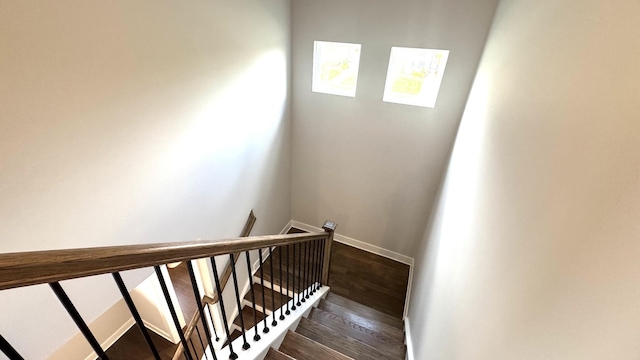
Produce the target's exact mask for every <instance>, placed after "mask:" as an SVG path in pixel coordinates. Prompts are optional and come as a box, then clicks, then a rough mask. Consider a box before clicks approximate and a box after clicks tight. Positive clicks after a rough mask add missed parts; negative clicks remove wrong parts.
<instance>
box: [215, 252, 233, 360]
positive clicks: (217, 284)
mask: <svg viewBox="0 0 640 360" xmlns="http://www.w3.org/2000/svg"><path fill="white" fill-rule="evenodd" d="M211 268H212V269H213V280H214V282H215V283H216V291H217V292H218V302H220V312H221V313H222V322H223V323H224V331H225V332H226V333H227V340H228V341H229V352H230V355H229V359H232V360H235V359H237V358H238V354H236V353H235V352H234V351H233V344H232V341H231V335H230V334H229V322H228V321H227V312H226V311H225V310H224V300H222V289H221V288H220V277H219V276H218V266H217V265H216V259H215V257H213V256H212V257H211Z"/></svg>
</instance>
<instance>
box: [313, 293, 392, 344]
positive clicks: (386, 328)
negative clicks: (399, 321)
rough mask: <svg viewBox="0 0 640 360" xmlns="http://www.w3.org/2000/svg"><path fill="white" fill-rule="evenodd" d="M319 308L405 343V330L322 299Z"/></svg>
mask: <svg viewBox="0 0 640 360" xmlns="http://www.w3.org/2000/svg"><path fill="white" fill-rule="evenodd" d="M318 308H319V309H322V310H324V311H327V312H330V313H333V314H336V315H338V316H341V317H342V318H344V319H345V320H348V321H350V322H352V323H354V324H358V325H360V326H363V327H366V328H368V329H371V330H373V331H377V332H379V333H381V334H383V335H386V336H389V337H391V338H394V339H397V340H398V341H404V331H403V330H401V329H398V328H397V327H395V326H391V325H389V324H387V323H384V322H382V321H379V320H376V319H372V318H369V317H366V316H362V315H360V314H358V313H356V312H354V311H351V310H350V309H348V308H346V307H344V306H340V305H338V304H334V303H332V302H329V301H326V300H324V299H320V302H319V303H318Z"/></svg>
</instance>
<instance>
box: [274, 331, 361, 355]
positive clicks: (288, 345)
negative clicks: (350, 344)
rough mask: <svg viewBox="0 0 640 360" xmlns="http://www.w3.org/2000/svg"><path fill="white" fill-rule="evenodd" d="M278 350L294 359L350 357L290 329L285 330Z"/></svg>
mask: <svg viewBox="0 0 640 360" xmlns="http://www.w3.org/2000/svg"><path fill="white" fill-rule="evenodd" d="M278 350H279V351H280V352H282V353H284V354H287V355H289V356H291V357H292V358H294V359H298V360H305V359H309V360H311V359H313V360H348V359H351V358H350V357H348V356H346V355H344V354H341V353H339V352H337V351H335V350H333V349H331V348H329V347H326V346H324V345H322V344H320V343H317V342H315V341H313V340H311V339H309V338H307V337H306V336H303V335H300V334H298V333H295V332H293V331H291V330H289V331H288V332H287V335H286V336H285V337H284V340H283V341H282V344H280V348H279V349H278Z"/></svg>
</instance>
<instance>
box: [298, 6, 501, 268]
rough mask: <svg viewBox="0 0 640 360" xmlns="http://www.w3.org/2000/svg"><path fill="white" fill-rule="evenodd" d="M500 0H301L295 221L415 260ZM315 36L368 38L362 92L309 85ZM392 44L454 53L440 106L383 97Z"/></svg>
mask: <svg viewBox="0 0 640 360" xmlns="http://www.w3.org/2000/svg"><path fill="white" fill-rule="evenodd" d="M497 2H498V1H497V0H481V1H478V0H458V1H446V0H428V1H424V0H401V1H388V0H374V1H370V0H349V1H344V0H323V1H311V0H297V1H294V2H293V48H292V49H293V60H292V64H293V86H292V89H293V94H292V101H293V102H292V104H293V105H292V106H293V107H292V117H293V137H292V139H293V177H292V183H293V218H294V219H295V220H298V221H301V222H304V223H307V224H311V225H315V226H319V225H320V224H322V223H323V222H324V220H327V219H331V220H334V221H336V222H337V223H338V224H339V225H338V231H339V232H340V234H343V235H346V236H349V237H352V238H355V239H358V240H361V241H364V242H367V243H370V244H372V245H376V246H379V247H382V248H384V249H387V250H391V251H395V252H398V253H401V254H403V255H407V256H411V257H413V252H414V251H415V249H416V247H417V244H418V243H419V241H420V238H421V236H422V233H423V231H424V227H425V226H426V219H427V217H428V214H429V211H430V209H431V207H432V203H433V201H434V199H435V196H436V193H437V190H438V184H439V182H440V179H441V178H442V173H443V171H444V168H445V164H446V161H447V157H448V155H449V153H450V151H451V147H452V144H453V139H454V136H455V131H456V129H457V127H458V124H459V121H460V118H461V116H462V110H463V108H464V103H465V101H466V99H467V95H468V93H469V89H470V87H471V83H472V80H473V76H474V74H475V70H476V67H477V64H478V61H479V58H480V54H481V51H482V48H483V46H484V43H485V38H486V34H487V32H488V30H489V27H490V24H491V19H492V16H493V12H494V10H495V6H496V5H497ZM314 40H324V41H338V42H354V43H359V44H362V56H361V60H360V74H359V79H358V89H357V95H356V97H355V98H347V97H339V96H333V95H326V94H319V93H313V92H311V73H312V56H313V42H314ZM392 46H406V47H425V48H436V49H447V50H450V51H451V55H450V56H449V62H448V64H447V70H446V73H445V75H444V81H443V83H442V88H441V91H440V96H439V98H438V102H437V104H436V107H435V109H428V108H420V107H413V106H406V105H399V104H391V103H385V102H382V94H383V91H384V82H385V79H386V73H387V66H388V62H389V55H390V52H391V47H392Z"/></svg>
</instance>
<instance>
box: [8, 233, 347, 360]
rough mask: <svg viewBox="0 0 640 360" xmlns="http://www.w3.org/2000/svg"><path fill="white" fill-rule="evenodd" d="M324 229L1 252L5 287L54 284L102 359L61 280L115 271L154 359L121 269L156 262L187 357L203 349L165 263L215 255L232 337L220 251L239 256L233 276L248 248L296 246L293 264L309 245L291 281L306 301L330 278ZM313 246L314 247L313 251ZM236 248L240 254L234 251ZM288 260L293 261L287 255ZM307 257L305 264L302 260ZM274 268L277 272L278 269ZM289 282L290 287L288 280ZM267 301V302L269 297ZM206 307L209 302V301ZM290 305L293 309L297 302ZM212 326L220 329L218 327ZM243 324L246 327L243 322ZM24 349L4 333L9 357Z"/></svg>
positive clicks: (203, 343)
mask: <svg viewBox="0 0 640 360" xmlns="http://www.w3.org/2000/svg"><path fill="white" fill-rule="evenodd" d="M323 229H324V230H325V231H324V232H321V233H303V234H285V235H266V236H251V237H240V238H231V239H224V240H208V241H189V242H174V243H157V244H144V245H127V246H110V247H98V248H81V249H68V250H49V251H33V252H20V253H7V254H0V291H1V290H6V289H12V288H18V287H25V286H32V285H39V284H49V285H50V287H51V289H52V290H53V291H54V293H55V294H56V295H57V296H58V298H59V300H60V302H61V303H62V304H63V306H64V307H65V309H66V310H67V312H68V313H69V315H70V316H71V317H72V319H73V320H74V322H75V323H76V325H77V326H78V328H79V329H80V331H81V332H82V334H83V335H84V337H85V338H86V339H87V341H88V342H89V344H90V345H91V347H92V348H93V350H94V351H95V352H96V354H97V355H98V357H99V358H100V359H101V360H107V359H108V356H107V354H106V352H105V349H102V348H101V345H100V344H99V342H98V341H97V340H96V338H95V336H94V335H93V334H92V332H91V330H90V329H89V327H88V326H87V324H86V323H85V322H84V320H83V319H82V317H81V316H80V314H79V313H78V311H77V310H76V309H75V306H74V305H73V302H72V300H71V299H70V298H69V297H68V296H67V294H66V293H65V291H64V289H63V288H62V286H61V285H60V283H59V282H60V281H63V280H70V279H77V278H82V277H88V276H95V275H101V274H112V275H113V277H114V280H115V281H116V283H117V284H118V287H119V289H120V291H121V293H122V295H123V298H124V299H125V302H126V303H127V305H128V306H129V309H130V311H131V313H132V315H133V317H134V320H136V324H137V326H138V327H139V329H140V331H141V332H142V333H143V336H144V337H145V339H146V341H147V344H148V346H149V348H150V352H151V353H152V354H153V356H154V358H155V359H159V358H160V357H159V355H158V351H157V349H156V348H155V346H154V344H153V342H152V341H151V339H150V337H149V334H148V333H147V330H146V328H145V326H144V324H143V323H142V320H141V319H140V315H139V314H138V311H137V309H136V307H135V304H134V303H133V300H132V299H131V297H130V296H129V294H128V290H127V289H126V287H125V286H124V283H123V282H122V279H121V277H120V272H122V271H126V270H133V269H140V268H146V267H153V268H154V270H155V273H156V275H157V276H158V279H159V280H160V286H161V288H162V291H163V294H164V297H165V301H166V302H167V305H168V307H169V311H170V312H171V316H172V318H173V322H174V326H176V330H177V331H178V334H179V336H180V343H181V345H182V347H183V349H184V351H183V355H184V357H185V358H186V359H187V360H195V359H196V357H197V356H198V354H197V352H196V351H195V350H196V349H195V346H193V339H191V338H190V339H189V340H187V338H186V337H185V335H184V333H183V332H182V329H181V327H180V323H179V321H178V318H177V314H176V312H175V307H174V305H173V303H172V301H171V298H170V296H169V292H168V289H167V287H166V283H165V281H164V276H163V274H162V271H161V268H160V266H161V265H165V264H170V263H176V262H181V261H187V264H189V265H191V263H190V261H191V260H197V259H209V260H210V262H211V267H212V269H213V277H214V280H215V287H216V290H217V293H216V294H215V297H217V301H218V302H219V305H220V310H221V312H222V320H223V322H224V323H225V332H226V335H227V339H229V340H231V338H230V334H229V326H228V324H227V317H226V314H225V306H224V300H223V298H222V296H221V294H222V281H221V279H220V276H219V274H218V271H217V266H216V262H215V257H216V256H231V258H232V259H234V261H232V262H231V264H232V266H231V275H232V276H234V272H235V266H233V264H234V263H235V260H237V259H238V257H239V254H241V253H243V252H244V253H245V254H246V256H247V257H248V252H249V251H253V250H258V253H259V257H260V258H262V249H273V248H274V247H286V249H287V251H288V249H290V248H293V254H294V256H293V257H292V259H293V268H294V269H295V265H296V258H295V250H296V248H297V249H298V250H302V248H303V246H304V247H305V254H307V257H305V258H302V255H301V252H300V253H299V254H298V259H297V263H298V266H299V267H298V273H297V274H296V272H295V270H294V271H293V274H292V276H293V278H292V285H291V289H293V288H294V286H293V284H295V283H296V280H298V290H303V289H310V290H306V293H305V295H304V296H301V295H300V293H299V294H298V301H304V300H305V299H306V298H307V296H308V294H309V292H311V293H313V291H314V290H315V289H318V288H320V287H321V286H323V284H324V285H326V284H328V280H329V278H328V274H329V271H328V267H329V264H330V257H331V252H330V251H331V242H332V241H333V233H334V231H335V223H333V222H329V221H327V222H325V224H324V226H323ZM312 249H315V250H314V251H313V252H312ZM280 251H281V250H280ZM236 254H238V255H237V256H235V255H236ZM312 254H315V255H312ZM312 259H315V261H311V262H310V261H309V260H312ZM260 261H261V264H262V259H260ZM287 261H289V257H288V256H287ZM303 261H304V263H305V264H302V263H303ZM302 265H304V267H305V269H307V271H305V272H304V273H302V272H301V271H300V266H302ZM261 268H262V266H261ZM189 269H190V277H192V285H193V287H194V296H195V299H204V303H206V304H211V303H215V301H216V299H208V298H207V297H205V296H203V295H202V294H199V290H198V287H197V284H196V283H195V279H194V278H193V275H194V274H193V268H192V267H191V266H189ZM248 270H250V269H248ZM272 274H274V273H273V271H272ZM261 275H262V281H264V276H263V274H261ZM287 275H289V274H287ZM227 279H228V278H227ZM283 284H284V283H283ZM286 285H287V291H288V290H289V284H288V281H287V284H286ZM294 294H295V291H294ZM263 295H264V293H263ZM272 297H273V298H275V295H274V294H272ZM236 301H237V302H238V301H239V294H238V292H236ZM262 304H263V306H265V307H266V304H265V302H264V298H263V302H262ZM295 304H298V306H299V302H298V303H295ZM295 304H294V305H295ZM281 305H284V304H281ZM287 305H288V304H287ZM254 307H255V297H254ZM202 308H204V305H203V307H202ZM291 309H293V307H292V308H291ZM239 310H240V309H239ZM287 310H288V308H287ZM275 312H276V309H275V308H274V310H273V314H274V316H273V318H274V323H275ZM198 316H199V317H200V319H199V320H200V321H202V322H203V324H204V323H206V319H205V317H204V311H200V314H199V315H198ZM281 316H282V312H281ZM265 318H266V317H265ZM212 324H213V322H212ZM190 325H191V324H190ZM257 325H258V324H257V323H256V336H255V337H254V340H256V339H259V336H258V332H257ZM272 326H276V324H273V323H272ZM193 327H195V325H193ZM205 328H207V326H205ZM213 330H214V331H215V327H214V329H213ZM242 330H243V333H244V330H245V329H244V327H243V329H242ZM205 331H206V330H205ZM267 331H268V328H267V325H266V321H265V324H264V330H263V332H267ZM206 332H208V331H206ZM198 333H199V331H198ZM243 335H244V334H243ZM205 337H206V338H207V339H206V341H203V340H202V334H200V344H201V346H202V348H203V351H202V352H203V354H204V356H205V357H206V358H207V359H209V354H211V355H212V358H213V359H215V358H216V357H215V352H214V346H212V343H211V334H210V333H207V334H205ZM216 337H217V335H216ZM245 339H246V336H245ZM189 344H191V350H190V348H189ZM207 345H209V346H208V348H209V349H210V351H206V348H205V347H206V346H207ZM248 345H249V344H248V343H247V342H246V340H245V341H244V344H243V348H245V349H246V348H248ZM229 348H230V350H231V351H230V354H231V356H230V359H236V358H237V357H238V355H237V353H236V352H235V351H234V350H233V349H232V342H231V341H229ZM19 350H20V349H15V348H14V347H13V346H12V345H11V344H10V343H9V341H7V339H5V337H3V336H2V334H0V351H2V352H3V353H4V354H5V355H6V356H7V357H9V359H11V360H21V359H23V357H22V356H21V355H20V353H19ZM192 351H193V353H192ZM201 357H202V356H200V358H201Z"/></svg>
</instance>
